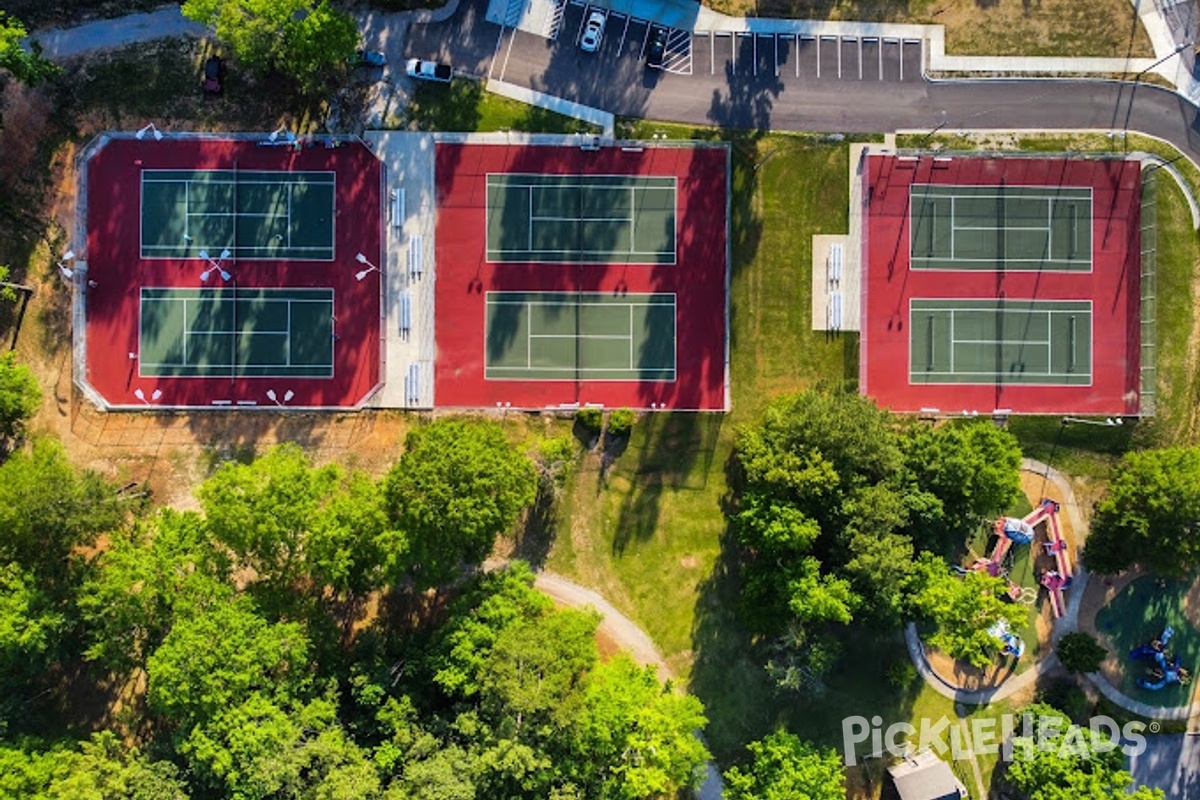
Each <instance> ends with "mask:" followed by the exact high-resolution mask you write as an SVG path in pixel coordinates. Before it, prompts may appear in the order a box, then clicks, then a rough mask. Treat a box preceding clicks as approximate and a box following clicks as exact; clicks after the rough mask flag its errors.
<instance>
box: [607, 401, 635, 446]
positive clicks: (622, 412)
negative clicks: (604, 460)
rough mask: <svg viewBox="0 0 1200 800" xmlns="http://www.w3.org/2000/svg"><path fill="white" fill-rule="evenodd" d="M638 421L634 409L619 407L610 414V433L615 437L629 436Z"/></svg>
mask: <svg viewBox="0 0 1200 800" xmlns="http://www.w3.org/2000/svg"><path fill="white" fill-rule="evenodd" d="M636 421H637V415H636V414H634V413H633V410H632V409H629V408H618V409H617V410H616V411H613V412H612V413H611V414H609V415H608V435H609V436H611V437H612V438H614V439H616V438H619V437H621V436H628V435H629V431H630V430H631V429H632V428H633V423H634V422H636Z"/></svg>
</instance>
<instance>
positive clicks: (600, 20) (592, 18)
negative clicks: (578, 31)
mask: <svg viewBox="0 0 1200 800" xmlns="http://www.w3.org/2000/svg"><path fill="white" fill-rule="evenodd" d="M607 21H608V13H607V12H604V11H600V10H598V9H592V13H590V14H588V18H587V22H585V23H583V36H581V37H579V47H580V49H582V50H583V51H584V52H585V53H594V52H596V51H597V50H598V49H600V39H601V38H603V36H604V23H605V22H607Z"/></svg>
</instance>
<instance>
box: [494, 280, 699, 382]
mask: <svg viewBox="0 0 1200 800" xmlns="http://www.w3.org/2000/svg"><path fill="white" fill-rule="evenodd" d="M485 325H486V327H485V330H486V337H487V342H486V349H487V361H486V365H485V377H486V378H488V379H497V380H526V381H529V380H584V379H586V380H595V381H650V380H653V381H673V380H675V295H674V294H667V293H654V294H629V295H621V296H613V295H606V294H595V293H589V292H488V293H487V310H486V323H485Z"/></svg>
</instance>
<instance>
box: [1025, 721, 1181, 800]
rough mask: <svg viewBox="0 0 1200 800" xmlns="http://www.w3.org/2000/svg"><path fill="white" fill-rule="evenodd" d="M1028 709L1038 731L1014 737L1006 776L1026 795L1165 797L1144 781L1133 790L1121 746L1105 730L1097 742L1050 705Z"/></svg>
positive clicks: (1087, 799)
mask: <svg viewBox="0 0 1200 800" xmlns="http://www.w3.org/2000/svg"><path fill="white" fill-rule="evenodd" d="M1024 713H1026V714H1029V715H1032V716H1033V717H1034V718H1035V719H1036V720H1037V723H1038V724H1037V725H1036V726H1035V733H1034V736H1032V737H1030V738H1026V737H1020V736H1019V737H1017V738H1016V739H1015V740H1014V746H1013V760H1012V763H1011V764H1009V765H1008V770H1007V772H1006V773H1005V776H1004V777H1005V780H1006V782H1007V783H1009V784H1010V785H1011V786H1012V787H1013V788H1015V789H1016V790H1017V791H1018V792H1020V793H1021V796H1022V797H1023V798H1025V800H1118V799H1120V800H1125V799H1126V798H1131V799H1132V800H1162V797H1163V792H1162V790H1161V789H1150V788H1147V787H1145V786H1141V787H1138V788H1137V789H1134V790H1133V791H1130V789H1131V787H1132V786H1133V776H1132V775H1130V774H1129V773H1128V772H1126V771H1125V770H1124V769H1123V768H1122V766H1123V763H1124V757H1123V755H1122V753H1121V751H1120V749H1118V748H1111V749H1109V748H1108V745H1109V744H1110V741H1109V739H1108V737H1107V736H1106V735H1105V734H1104V733H1103V732H1102V731H1099V732H1097V733H1096V734H1095V735H1096V736H1097V737H1098V739H1099V741H1100V742H1101V747H1100V748H1097V747H1094V746H1093V745H1092V742H1093V739H1092V736H1093V734H1092V732H1091V731H1089V730H1087V729H1080V727H1079V726H1077V725H1075V724H1074V723H1072V722H1071V720H1070V719H1068V718H1067V717H1066V716H1065V715H1064V714H1062V713H1061V712H1059V711H1057V710H1055V709H1054V708H1051V707H1050V706H1048V705H1045V704H1035V705H1032V706H1029V707H1027V708H1026V709H1025V711H1024ZM1051 722H1052V723H1053V724H1049V723H1051ZM1043 724H1045V727H1043ZM1101 750H1102V751H1101Z"/></svg>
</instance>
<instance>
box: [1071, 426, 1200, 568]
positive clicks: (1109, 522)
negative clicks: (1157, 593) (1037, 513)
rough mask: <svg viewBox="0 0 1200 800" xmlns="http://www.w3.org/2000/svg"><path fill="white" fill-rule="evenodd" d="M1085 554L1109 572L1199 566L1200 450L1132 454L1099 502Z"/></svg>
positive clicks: (1090, 562)
mask: <svg viewBox="0 0 1200 800" xmlns="http://www.w3.org/2000/svg"><path fill="white" fill-rule="evenodd" d="M1083 558H1084V560H1085V561H1086V562H1087V565H1088V567H1089V568H1090V569H1092V570H1093V571H1095V572H1101V573H1107V574H1111V573H1115V572H1120V571H1121V570H1123V569H1126V568H1127V567H1130V566H1132V565H1134V564H1141V565H1142V566H1144V567H1146V568H1147V569H1149V570H1151V571H1152V572H1157V573H1159V574H1163V575H1179V576H1183V575H1187V574H1190V573H1191V571H1192V570H1193V569H1195V568H1196V566H1198V565H1200V448H1196V447H1169V448H1166V449H1163V450H1146V451H1142V452H1133V453H1127V454H1126V455H1125V457H1124V458H1123V459H1122V460H1121V463H1120V464H1118V465H1117V467H1116V468H1115V469H1114V471H1113V475H1112V479H1111V480H1110V481H1109V485H1108V493H1107V494H1106V495H1105V496H1104V497H1103V498H1102V499H1101V500H1100V502H1099V503H1097V504H1096V513H1095V515H1094V516H1093V518H1092V530H1091V534H1090V535H1089V536H1088V541H1087V548H1086V549H1085V551H1084V553H1083Z"/></svg>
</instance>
